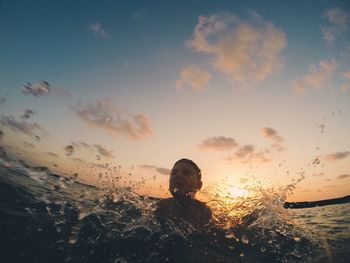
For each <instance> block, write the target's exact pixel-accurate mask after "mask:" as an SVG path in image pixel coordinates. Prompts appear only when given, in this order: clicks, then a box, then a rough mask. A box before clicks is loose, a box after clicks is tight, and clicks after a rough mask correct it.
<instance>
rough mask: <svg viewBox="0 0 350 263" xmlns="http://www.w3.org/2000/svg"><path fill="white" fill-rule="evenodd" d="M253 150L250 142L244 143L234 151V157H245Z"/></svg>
mask: <svg viewBox="0 0 350 263" xmlns="http://www.w3.org/2000/svg"><path fill="white" fill-rule="evenodd" d="M253 152H254V146H253V145H251V144H246V145H244V146H242V147H240V148H239V149H238V150H237V151H236V154H235V155H236V157H237V158H239V159H243V158H246V157H247V156H250V155H252V153H253Z"/></svg>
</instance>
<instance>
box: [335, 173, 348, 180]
mask: <svg viewBox="0 0 350 263" xmlns="http://www.w3.org/2000/svg"><path fill="white" fill-rule="evenodd" d="M349 177H350V174H341V175H339V176H337V179H346V178H349Z"/></svg>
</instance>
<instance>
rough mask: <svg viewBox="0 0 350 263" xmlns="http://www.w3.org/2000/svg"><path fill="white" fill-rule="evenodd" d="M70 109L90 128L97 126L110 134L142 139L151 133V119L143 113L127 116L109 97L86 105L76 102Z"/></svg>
mask: <svg viewBox="0 0 350 263" xmlns="http://www.w3.org/2000/svg"><path fill="white" fill-rule="evenodd" d="M71 109H72V110H73V111H74V112H75V113H76V114H77V115H78V116H79V118H80V119H81V120H82V121H83V122H84V123H85V124H87V125H88V126H89V127H91V128H99V129H102V130H104V131H106V132H107V133H109V134H111V135H115V136H117V135H123V136H126V137H127V138H129V139H133V140H142V139H145V138H147V137H149V136H151V135H152V133H153V131H152V125H151V121H150V119H149V118H148V116H147V115H145V114H144V113H138V114H134V115H131V116H129V115H128V114H126V113H124V112H122V111H121V110H119V109H117V108H116V107H114V106H113V105H112V102H111V101H110V100H109V99H104V100H97V101H96V102H94V103H88V104H87V105H81V104H78V105H76V106H71Z"/></svg>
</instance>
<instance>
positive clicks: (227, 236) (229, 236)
mask: <svg viewBox="0 0 350 263" xmlns="http://www.w3.org/2000/svg"><path fill="white" fill-rule="evenodd" d="M225 237H226V238H229V239H232V238H234V239H236V236H235V234H234V233H228V234H226V235H225Z"/></svg>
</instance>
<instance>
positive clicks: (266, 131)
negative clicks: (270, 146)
mask: <svg viewBox="0 0 350 263" xmlns="http://www.w3.org/2000/svg"><path fill="white" fill-rule="evenodd" d="M261 133H262V135H263V136H264V137H265V138H267V139H271V140H273V141H275V142H282V141H283V139H282V137H281V136H280V135H279V134H278V132H277V131H276V130H274V129H272V128H270V127H263V128H261Z"/></svg>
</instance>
